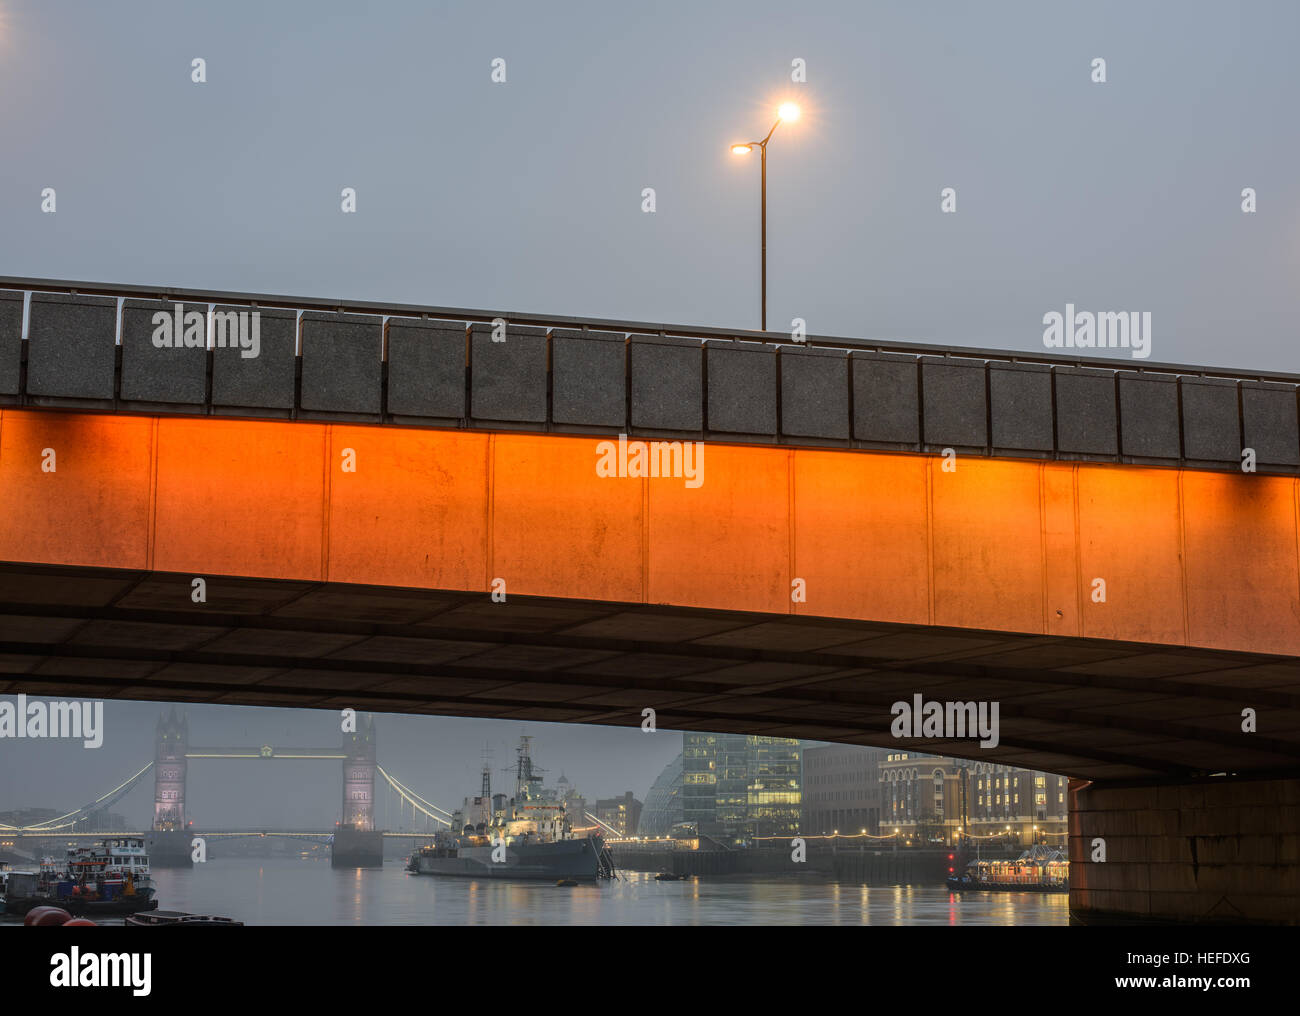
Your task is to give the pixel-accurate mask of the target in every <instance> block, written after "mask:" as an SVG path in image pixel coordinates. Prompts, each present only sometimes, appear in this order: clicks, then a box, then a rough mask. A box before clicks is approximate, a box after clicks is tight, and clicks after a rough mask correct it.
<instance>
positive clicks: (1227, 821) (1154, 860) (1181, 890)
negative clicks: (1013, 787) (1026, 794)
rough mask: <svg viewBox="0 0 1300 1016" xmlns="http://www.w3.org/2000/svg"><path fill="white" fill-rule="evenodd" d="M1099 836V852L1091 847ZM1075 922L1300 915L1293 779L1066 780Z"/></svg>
mask: <svg viewBox="0 0 1300 1016" xmlns="http://www.w3.org/2000/svg"><path fill="white" fill-rule="evenodd" d="M1098 840H1101V841H1104V844H1105V852H1106V853H1105V857H1106V859H1105V861H1104V862H1100V861H1094V860H1092V859H1091V858H1092V856H1093V854H1094V851H1095V850H1096V849H1097V846H1096V843H1097V841H1098ZM1070 914H1071V916H1072V918H1073V919H1075V920H1076V921H1078V922H1080V923H1108V922H1124V921H1139V922H1149V921H1170V922H1179V923H1202V924H1289V925H1294V924H1300V778H1297V777H1294V776H1292V777H1288V778H1282V779H1247V778H1240V777H1235V778H1230V777H1223V778H1217V779H1215V778H1211V779H1208V780H1202V781H1198V782H1194V783H1178V784H1171V785H1168V786H1152V785H1141V786H1108V785H1106V784H1104V783H1088V782H1087V781H1085V780H1071V781H1070Z"/></svg>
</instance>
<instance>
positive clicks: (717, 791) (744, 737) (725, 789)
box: [682, 733, 803, 844]
mask: <svg viewBox="0 0 1300 1016" xmlns="http://www.w3.org/2000/svg"><path fill="white" fill-rule="evenodd" d="M802 751H803V748H802V745H801V743H800V742H799V741H798V740H796V739H793V738H788V737H762V736H756V735H752V734H699V733H686V734H683V735H682V820H683V821H685V822H690V823H693V824H694V825H695V827H696V829H697V830H698V832H699V833H700V835H702V836H712V837H713V838H715V839H718V840H721V841H723V842H724V843H732V844H735V843H746V842H749V841H750V840H753V839H754V838H755V837H758V836H784V835H787V834H788V835H794V834H795V833H796V832H798V830H799V817H800V806H801V801H802V797H801V790H802V788H801V771H802V761H801V760H802Z"/></svg>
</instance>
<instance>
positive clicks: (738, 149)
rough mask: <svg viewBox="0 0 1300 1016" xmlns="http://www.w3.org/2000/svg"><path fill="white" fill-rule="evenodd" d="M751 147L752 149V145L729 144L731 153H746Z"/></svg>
mask: <svg viewBox="0 0 1300 1016" xmlns="http://www.w3.org/2000/svg"><path fill="white" fill-rule="evenodd" d="M752 149H753V146H752V145H732V146H731V154H732V155H748V154H749V153H750V151H751V150H752Z"/></svg>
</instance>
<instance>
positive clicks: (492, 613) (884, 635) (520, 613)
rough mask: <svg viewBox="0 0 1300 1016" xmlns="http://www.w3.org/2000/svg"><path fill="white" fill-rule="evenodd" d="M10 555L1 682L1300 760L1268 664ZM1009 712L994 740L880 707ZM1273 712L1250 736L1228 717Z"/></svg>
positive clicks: (0, 628)
mask: <svg viewBox="0 0 1300 1016" xmlns="http://www.w3.org/2000/svg"><path fill="white" fill-rule="evenodd" d="M191 582H192V576H191V575H188V574H176V573H162V572H148V571H132V570H121V569H100V568H77V567H60V566H50V565H40V564H30V565H24V564H16V563H9V564H4V565H0V693H17V692H20V691H21V692H26V693H27V694H32V695H51V696H58V697H63V698H66V697H76V696H95V697H105V698H124V699H148V700H171V701H193V702H216V703H224V704H246V705H274V706H297V707H306V708H322V709H342V708H344V707H351V708H355V709H369V710H376V711H385V712H412V713H433V714H442V715H452V716H477V717H496V718H504V719H512V720H519V721H524V722H535V721H560V722H581V723H599V724H608V725H614V726H626V727H633V728H635V727H639V726H640V725H641V723H642V710H643V709H646V708H653V709H654V710H656V722H657V726H658V727H659V728H661V729H694V730H711V731H740V732H746V733H752V734H772V735H780V736H789V737H803V738H810V739H820V740H831V741H843V742H848V743H857V744H875V745H891V746H897V747H899V748H911V749H913V750H917V751H925V752H930V753H935V754H949V755H954V756H958V757H971V758H978V759H981V760H983V761H989V762H999V763H1005V764H1010V765H1017V766H1023V767H1025V768H1029V769H1039V770H1045V771H1048V772H1056V773H1062V774H1066V775H1069V776H1073V777H1078V778H1082V779H1087V780H1095V781H1116V780H1144V779H1152V778H1155V779H1168V778H1171V777H1172V778H1179V777H1182V776H1188V775H1196V774H1204V773H1209V772H1219V771H1227V772H1234V771H1243V772H1245V771H1250V772H1286V771H1294V770H1296V769H1297V768H1300V710H1297V708H1296V704H1297V701H1300V699H1298V697H1297V696H1298V695H1300V663H1297V661H1296V660H1294V659H1291V658H1286V657H1278V656H1263V655H1252V654H1247V653H1239V652H1228V651H1215V650H1206V649H1194V648H1181V647H1171V646H1161V645H1153V644H1141V643H1131V642H1117V641H1109V640H1100V639H1087V638H1078V637H1056V636H1044V635H1031V634H1017V633H1008V632H997V631H979V630H970V629H954V628H944V627H939V626H932V625H904V624H886V623H879V622H866V621H852V620H844V619H831V618H818V617H802V616H797V617H796V616H789V615H772V614H764V613H755V612H736V611H721V610H707V609H701V608H677V607H668V606H651V605H644V604H628V603H615V602H599V601H591V600H571V599H556V598H541V597H523V596H515V595H510V596H508V597H507V601H506V602H505V603H494V602H492V601H491V599H490V598H489V597H488V596H487V595H486V594H484V593H466V592H456V591H436V590H418V589H409V588H395V587H380V586H363V585H353V584H343V583H320V582H300V581H287V580H274V579H254V578H236V577H221V576H214V575H211V574H209V575H208V576H207V601H206V602H205V603H193V602H192V601H191V596H190V593H191ZM916 693H920V694H922V695H923V696H924V698H925V699H927V700H938V701H945V700H948V701H971V700H989V701H997V702H999V703H1000V721H1001V743H1000V744H999V745H998V746H997V747H996V748H979V747H978V746H976V745H975V743H974V742H973V741H970V740H942V739H932V738H925V739H910V738H905V739H895V738H893V737H892V736H891V734H890V731H889V725H890V721H891V715H890V706H891V705H892V703H894V702H896V701H899V700H904V701H909V702H910V701H911V699H912V696H913V695H914V694H916ZM1245 707H1251V708H1254V709H1256V710H1257V711H1258V712H1260V713H1261V714H1264V715H1267V717H1268V721H1267V724H1266V725H1264V726H1263V729H1261V730H1260V732H1258V733H1255V734H1249V735H1245V734H1242V733H1241V710H1242V709H1243V708H1245Z"/></svg>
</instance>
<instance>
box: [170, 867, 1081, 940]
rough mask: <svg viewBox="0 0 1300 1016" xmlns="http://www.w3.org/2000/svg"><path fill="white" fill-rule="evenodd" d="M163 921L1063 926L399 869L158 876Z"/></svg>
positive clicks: (741, 891) (825, 898)
mask: <svg viewBox="0 0 1300 1016" xmlns="http://www.w3.org/2000/svg"><path fill="white" fill-rule="evenodd" d="M154 879H155V881H156V882H157V885H158V899H159V901H160V906H161V907H162V909H164V910H188V911H192V912H195V913H213V914H223V915H226V916H229V917H235V918H238V919H240V920H242V921H244V922H246V923H248V924H299V925H358V924H372V925H378V924H444V925H467V924H537V925H549V924H589V925H597V924H599V925H618V924H697V925H709V924H818V925H843V926H853V925H857V926H861V925H898V924H946V925H950V926H953V927H957V926H963V925H1010V924H1031V925H1066V924H1068V923H1069V901H1068V898H1067V897H1066V896H1065V895H1064V894H1048V893H965V894H960V895H957V894H953V893H950V892H948V891H947V890H946V889H944V888H942V887H939V886H884V887H879V886H878V887H867V886H861V885H855V884H850V883H836V882H829V881H824V880H822V879H820V878H816V877H807V878H802V879H797V880H792V881H779V880H775V879H763V878H739V877H731V878H727V877H713V878H705V879H702V880H694V879H693V880H689V881H685V882H656V881H655V880H654V876H653V875H651V874H645V873H627V874H625V875H624V878H623V880H622V881H617V882H613V883H607V884H604V885H601V886H593V885H579V886H574V887H560V886H556V885H553V884H551V883H549V882H536V883H534V882H507V881H499V882H498V881H476V880H464V879H451V878H430V877H428V876H413V875H408V874H407V873H406V872H405V871H404V870H403V869H402V866H401V865H400V864H398V863H389V864H386V865H385V866H384V867H383V868H370V869H360V868H358V869H340V870H335V869H332V868H330V867H329V866H328V864H327V863H324V862H321V861H296V860H287V859H286V860H283V861H279V860H266V861H263V860H247V859H236V858H232V859H228V860H222V859H218V860H213V861H209V862H207V863H206V864H203V865H196V866H195V867H194V868H193V869H192V870H168V869H161V870H155V872H154Z"/></svg>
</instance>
